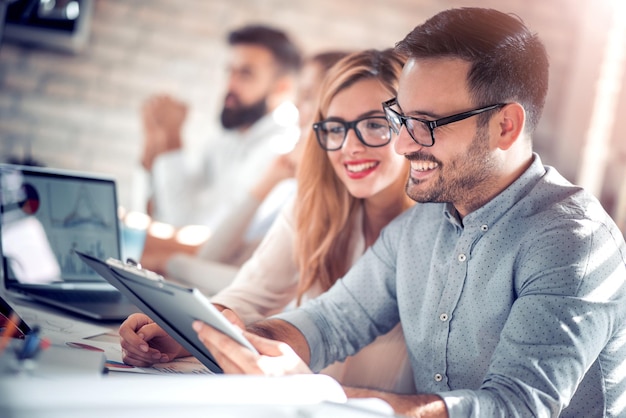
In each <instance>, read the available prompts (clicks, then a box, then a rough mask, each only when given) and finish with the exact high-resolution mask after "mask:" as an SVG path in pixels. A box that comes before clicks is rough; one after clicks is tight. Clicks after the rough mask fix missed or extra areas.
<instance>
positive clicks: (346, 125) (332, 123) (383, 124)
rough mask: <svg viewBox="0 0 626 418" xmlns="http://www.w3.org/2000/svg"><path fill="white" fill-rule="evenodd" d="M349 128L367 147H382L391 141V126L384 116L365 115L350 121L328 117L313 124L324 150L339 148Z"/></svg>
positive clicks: (318, 140)
mask: <svg viewBox="0 0 626 418" xmlns="http://www.w3.org/2000/svg"><path fill="white" fill-rule="evenodd" d="M350 129H354V132H355V133H356V137H357V138H358V139H359V141H361V143H362V144H364V145H367V146H368V147H382V146H385V145H387V144H388V143H389V141H391V127H390V126H389V122H388V121H387V118H386V117H385V116H367V117H364V118H360V119H357V120H353V121H352V122H346V121H344V120H342V119H338V118H328V119H326V120H323V121H320V122H317V123H314V124H313V130H314V131H315V135H316V136H317V142H319V144H320V146H321V147H322V148H323V149H324V150H326V151H336V150H338V149H340V148H341V147H342V146H343V143H344V142H345V140H346V137H347V136H348V131H349V130H350Z"/></svg>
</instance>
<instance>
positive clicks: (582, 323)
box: [193, 8, 626, 418]
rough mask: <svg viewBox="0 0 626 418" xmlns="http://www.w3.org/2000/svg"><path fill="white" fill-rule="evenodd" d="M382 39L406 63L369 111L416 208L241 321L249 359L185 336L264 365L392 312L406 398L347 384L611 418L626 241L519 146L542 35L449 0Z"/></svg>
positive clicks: (418, 398)
mask: <svg viewBox="0 0 626 418" xmlns="http://www.w3.org/2000/svg"><path fill="white" fill-rule="evenodd" d="M397 49H398V50H399V51H401V52H403V53H405V54H406V55H407V56H408V61H407V64H406V65H405V67H404V71H403V73H402V76H401V77H400V85H399V89H398V97H397V98H393V99H391V100H389V101H387V102H385V104H384V105H383V107H384V109H385V112H386V115H387V118H388V120H389V122H390V123H391V125H392V126H393V128H394V130H395V131H396V132H397V133H398V135H399V136H398V138H397V142H396V151H397V152H398V153H400V154H403V155H405V156H406V158H407V159H408V160H409V161H410V164H411V170H410V176H409V177H410V178H409V180H408V182H407V186H406V192H407V193H408V195H409V196H410V197H411V198H413V199H414V200H416V201H418V202H420V203H419V204H417V205H415V206H414V207H413V208H411V209H409V210H407V211H406V212H404V213H403V214H402V215H401V216H400V217H399V218H398V219H396V220H395V221H394V222H392V223H391V224H389V226H388V227H387V228H386V229H384V230H383V231H382V233H381V235H380V238H379V239H378V241H376V243H375V244H374V245H373V246H372V247H371V248H370V250H368V251H367V252H366V254H365V255H364V256H363V257H362V258H361V259H360V260H359V261H358V262H357V263H356V264H355V265H354V266H353V268H352V269H351V270H350V271H349V272H348V273H347V274H346V275H345V276H344V277H343V279H342V280H339V281H338V282H337V283H336V285H335V286H333V287H332V288H331V289H330V290H329V291H328V292H327V293H326V294H324V295H322V296H320V297H319V298H317V299H315V300H313V301H311V302H309V303H307V304H305V305H304V306H303V307H302V308H300V309H296V310H292V311H289V312H285V313H282V314H280V315H277V316H276V317H273V318H270V319H268V320H265V321H262V322H259V323H257V324H255V325H253V326H252V327H251V328H250V329H249V332H246V333H245V335H246V336H247V337H248V338H249V339H250V341H251V342H252V343H253V344H254V345H255V346H256V347H257V349H258V350H259V352H260V353H261V354H253V353H251V352H250V351H247V350H246V349H245V348H243V347H241V346H239V345H238V344H237V343H235V342H234V341H233V340H230V339H229V338H228V337H226V336H225V335H224V334H221V333H219V332H218V331H216V330H215V329H213V328H211V327H210V326H208V325H206V324H203V323H202V322H200V321H196V322H194V324H193V327H194V329H195V330H196V331H197V332H198V335H199V338H200V339H201V341H203V342H204V344H205V345H206V346H207V348H208V349H209V350H210V351H211V352H212V353H213V354H214V355H215V357H216V359H217V361H218V362H219V364H220V365H221V366H222V368H223V369H224V370H225V371H226V372H228V373H256V374H266V375H278V374H288V373H303V372H308V371H309V369H308V368H309V367H310V369H312V370H314V371H317V370H320V369H321V368H322V367H324V366H325V365H327V364H329V363H331V362H333V361H336V360H341V359H343V358H345V357H347V356H349V355H352V354H354V353H355V352H357V351H358V350H360V349H361V348H362V347H364V346H366V345H367V344H368V343H370V342H371V341H372V340H373V339H374V338H376V337H377V336H378V335H381V334H384V333H385V332H387V331H388V330H390V329H391V328H392V327H393V326H395V325H396V324H397V323H398V322H400V323H401V324H402V329H403V331H404V335H405V338H406V343H407V349H408V351H409V357H410V359H411V363H412V369H413V374H414V376H415V386H416V388H417V390H418V393H419V394H415V395H397V394H391V393H382V392H378V391H373V390H369V389H359V388H346V393H347V394H348V396H351V397H380V398H381V399H384V400H386V401H387V402H389V404H391V405H392V406H393V407H394V409H395V411H396V412H397V413H400V414H405V415H411V416H419V417H451V418H454V417H481V418H483V417H547V416H561V417H585V418H589V417H618V416H624V414H626V401H625V400H624V394H625V393H626V378H625V375H626V374H625V373H624V365H625V364H626V326H625V323H624V321H625V320H626V285H625V281H626V245H625V243H624V238H623V236H622V234H621V232H620V231H619V229H618V228H617V226H616V225H615V223H614V222H613V221H612V220H611V219H610V217H609V216H608V215H607V213H606V212H605V211H604V209H603V208H602V206H601V205H600V203H599V202H598V200H597V199H596V198H594V197H593V196H592V195H590V194H589V193H587V192H585V191H584V190H583V189H581V188H580V187H576V186H574V185H572V184H571V183H569V182H568V181H567V180H565V179H564V178H563V177H562V176H561V175H559V174H558V173H557V171H556V170H555V169H554V168H552V167H548V166H544V165H543V164H542V163H541V160H540V157H539V156H538V155H537V154H535V153H533V150H532V140H531V137H532V134H533V131H534V129H535V127H536V125H537V122H538V120H539V117H540V115H541V112H542V108H543V104H544V100H545V96H546V91H547V87H548V59H547V54H546V51H545V49H544V46H543V45H542V43H541V42H540V41H539V39H538V38H537V36H536V35H534V34H533V33H531V32H530V31H529V30H528V29H527V28H526V26H524V24H523V23H522V22H521V21H520V20H519V19H518V18H516V17H514V16H511V15H508V14H504V13H501V12H498V11H495V10H489V9H479V8H463V9H452V10H447V11H444V12H441V13H439V14H437V15H435V16H434V17H432V18H431V19H429V20H427V21H426V22H425V23H424V24H422V25H419V26H417V27H416V28H415V29H414V30H413V31H412V32H411V33H409V34H408V35H407V37H406V38H405V39H404V40H402V41H401V42H399V43H398V45H397ZM231 314H232V313H231ZM233 319H234V318H233ZM259 335H262V336H265V337H269V338H271V339H267V338H263V337H261V336H259ZM273 340H279V341H283V342H278V341H273ZM284 342H286V343H287V344H285V343H284ZM389 355H391V356H392V355H394V353H389ZM301 359H302V360H303V361H302V360H301Z"/></svg>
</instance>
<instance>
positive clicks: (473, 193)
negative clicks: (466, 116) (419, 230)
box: [406, 128, 494, 207]
mask: <svg viewBox="0 0 626 418" xmlns="http://www.w3.org/2000/svg"><path fill="white" fill-rule="evenodd" d="M407 159H409V160H412V159H422V160H427V161H433V162H436V163H438V164H439V173H438V176H437V178H433V179H431V180H430V183H431V187H430V188H429V189H426V190H423V189H422V190H420V189H418V188H417V185H418V184H419V182H418V181H415V180H413V179H412V178H410V177H409V179H408V181H407V184H406V193H407V195H408V196H409V197H410V198H411V199H413V200H415V201H416V202H421V203H427V202H432V203H452V204H459V203H463V204H464V205H466V206H468V207H479V206H480V205H481V204H482V203H484V201H483V198H484V197H483V196H481V193H480V192H478V191H479V190H489V189H490V188H491V183H492V181H493V179H492V176H493V172H494V161H493V160H492V159H491V155H490V153H489V134H488V132H487V130H486V128H479V129H478V131H477V132H476V134H475V136H474V138H473V140H472V143H471V145H470V147H469V149H468V152H467V153H466V154H465V155H463V156H461V157H457V158H456V159H454V160H451V161H448V162H447V163H446V164H445V165H444V164H443V163H442V162H441V161H439V160H437V159H435V158H434V157H433V156H431V155H428V154H422V153H421V152H416V153H413V154H411V155H408V156H407ZM446 165H447V166H448V167H445V166H446Z"/></svg>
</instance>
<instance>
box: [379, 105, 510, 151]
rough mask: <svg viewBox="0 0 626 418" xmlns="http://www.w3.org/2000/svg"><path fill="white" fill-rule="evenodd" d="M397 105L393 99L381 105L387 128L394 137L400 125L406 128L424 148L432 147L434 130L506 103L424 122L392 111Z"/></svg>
mask: <svg viewBox="0 0 626 418" xmlns="http://www.w3.org/2000/svg"><path fill="white" fill-rule="evenodd" d="M397 104H398V102H397V99H396V98H393V99H391V100H388V101H386V102H384V103H383V110H384V111H385V116H386V117H387V120H388V121H389V126H391V129H392V130H393V132H394V133H395V134H396V135H398V134H400V129H402V125H404V126H406V130H407V132H408V133H409V136H410V137H411V138H412V139H413V141H415V142H416V143H417V144H419V145H422V146H424V147H432V146H433V145H435V128H438V127H440V126H443V125H447V124H449V123H454V122H458V121H461V120H464V119H467V118H470V117H472V116H476V115H479V114H481V113H483V112H488V111H490V110H494V109H500V108H502V107H504V106H506V105H507V103H498V104H493V105H489V106H485V107H481V108H478V109H473V110H468V111H467V112H462V113H457V114H456V115H451V116H446V117H444V118H440V119H436V120H426V119H420V118H415V117H412V116H404V115H403V114H401V113H399V112H398V111H396V110H394V109H392V107H393V106H396V105H397Z"/></svg>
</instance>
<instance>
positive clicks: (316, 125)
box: [313, 115, 394, 151]
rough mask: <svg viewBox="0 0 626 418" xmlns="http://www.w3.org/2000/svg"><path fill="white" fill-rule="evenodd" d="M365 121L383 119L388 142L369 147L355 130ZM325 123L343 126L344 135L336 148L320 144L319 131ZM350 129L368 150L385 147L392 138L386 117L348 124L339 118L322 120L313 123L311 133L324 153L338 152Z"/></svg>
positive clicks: (357, 120) (368, 117) (367, 117)
mask: <svg viewBox="0 0 626 418" xmlns="http://www.w3.org/2000/svg"><path fill="white" fill-rule="evenodd" d="M367 119H383V120H384V121H385V123H386V124H387V126H388V127H389V140H388V141H387V142H385V143H384V144H379V145H370V144H368V143H367V142H365V140H364V139H363V137H362V136H361V131H359V130H358V129H357V128H356V125H357V124H358V123H359V122H361V121H364V120H367ZM326 122H337V123H341V124H343V127H344V129H345V131H344V135H343V140H342V141H341V144H340V145H339V146H338V147H337V148H328V147H326V146H324V144H323V143H322V139H321V138H320V133H319V130H320V129H321V127H322V124H323V123H326ZM350 129H352V130H353V131H354V133H355V134H356V137H357V139H358V140H359V142H360V143H362V144H363V145H365V146H366V147H370V148H380V147H384V146H385V145H387V144H389V143H390V142H391V137H392V136H393V135H392V134H393V132H394V131H393V129H392V128H391V123H390V122H389V119H388V118H387V116H386V115H383V116H375V115H374V116H372V115H370V116H364V117H362V118H359V119H355V120H353V121H350V122H346V121H345V120H343V119H340V118H328V119H324V120H321V121H319V122H315V123H314V124H313V131H314V132H315V138H316V139H317V143H318V144H319V145H320V147H321V148H322V149H323V150H324V151H338V150H340V149H341V148H342V147H343V144H345V143H346V138H347V137H348V132H349V131H350Z"/></svg>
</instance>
